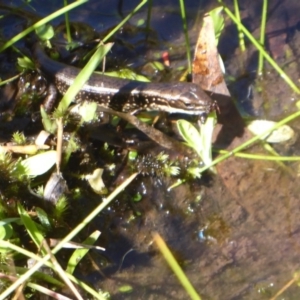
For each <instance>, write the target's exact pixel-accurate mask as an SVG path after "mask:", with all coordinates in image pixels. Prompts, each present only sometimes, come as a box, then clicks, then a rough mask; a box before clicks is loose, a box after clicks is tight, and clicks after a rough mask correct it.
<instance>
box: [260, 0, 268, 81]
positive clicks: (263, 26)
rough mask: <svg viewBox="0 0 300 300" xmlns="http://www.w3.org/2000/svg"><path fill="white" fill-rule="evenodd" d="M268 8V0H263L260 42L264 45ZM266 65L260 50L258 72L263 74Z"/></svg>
mask: <svg viewBox="0 0 300 300" xmlns="http://www.w3.org/2000/svg"><path fill="white" fill-rule="evenodd" d="M267 9H268V0H264V1H263V9H262V19H261V26H260V39H259V42H260V44H261V45H262V46H264V45H265V35H266V23H267ZM263 67H264V57H263V55H262V53H261V52H259V56H258V70H257V74H258V75H261V74H262V72H263Z"/></svg>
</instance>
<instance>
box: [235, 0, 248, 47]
mask: <svg viewBox="0 0 300 300" xmlns="http://www.w3.org/2000/svg"><path fill="white" fill-rule="evenodd" d="M233 5H234V13H235V16H236V19H237V20H238V23H237V30H238V35H239V44H240V48H241V51H242V52H244V51H245V50H246V48H245V39H244V34H243V32H242V31H241V28H240V25H239V24H241V16H240V9H239V1H238V0H234V1H233Z"/></svg>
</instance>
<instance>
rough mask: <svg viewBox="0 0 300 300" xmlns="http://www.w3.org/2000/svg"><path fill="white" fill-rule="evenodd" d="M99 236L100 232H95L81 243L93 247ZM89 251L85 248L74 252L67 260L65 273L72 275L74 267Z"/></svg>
mask: <svg viewBox="0 0 300 300" xmlns="http://www.w3.org/2000/svg"><path fill="white" fill-rule="evenodd" d="M100 234H101V232H100V231H98V230H96V231H94V232H93V233H92V234H91V235H90V236H89V237H88V238H87V239H86V240H84V241H83V242H82V243H83V244H85V245H94V243H95V242H96V241H97V239H98V237H99V236H100ZM89 250H90V249H86V248H83V249H77V250H75V251H74V252H73V254H72V255H71V257H70V258H69V261H68V264H67V269H66V271H67V272H68V273H70V274H73V272H74V270H75V268H76V266H77V265H78V264H79V262H80V261H81V260H82V259H83V258H84V256H85V255H86V254H87V253H88V252H89Z"/></svg>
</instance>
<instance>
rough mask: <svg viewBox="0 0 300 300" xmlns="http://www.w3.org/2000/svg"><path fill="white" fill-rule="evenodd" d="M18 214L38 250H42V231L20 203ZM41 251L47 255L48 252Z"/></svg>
mask: <svg viewBox="0 0 300 300" xmlns="http://www.w3.org/2000/svg"><path fill="white" fill-rule="evenodd" d="M18 212H19V215H20V218H21V220H22V222H23V224H24V226H25V228H26V230H27V232H28V234H29V235H30V237H31V239H32V240H33V241H34V243H35V245H36V246H37V248H40V247H41V246H42V242H43V240H44V236H43V235H42V233H41V232H40V230H38V228H37V226H36V224H35V222H34V221H32V220H31V218H30V217H29V215H28V214H27V212H26V210H25V209H24V208H23V206H22V205H21V204H20V203H19V204H18ZM41 251H42V253H43V254H47V251H46V250H45V249H44V248H41Z"/></svg>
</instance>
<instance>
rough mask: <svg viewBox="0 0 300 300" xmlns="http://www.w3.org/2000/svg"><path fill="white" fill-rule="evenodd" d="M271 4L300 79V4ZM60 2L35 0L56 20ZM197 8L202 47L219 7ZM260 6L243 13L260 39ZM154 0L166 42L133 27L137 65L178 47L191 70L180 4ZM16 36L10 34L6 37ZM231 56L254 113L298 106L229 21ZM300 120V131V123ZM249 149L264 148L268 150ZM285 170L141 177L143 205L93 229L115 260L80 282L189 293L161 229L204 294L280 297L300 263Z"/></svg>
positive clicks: (230, 65)
mask: <svg viewBox="0 0 300 300" xmlns="http://www.w3.org/2000/svg"><path fill="white" fill-rule="evenodd" d="M269 2H270V3H269V11H270V15H269V19H268V25H267V44H268V47H269V51H270V53H271V54H272V55H273V57H274V58H276V59H277V61H278V62H279V64H280V65H281V66H282V67H283V68H284V69H285V71H286V72H287V73H288V74H289V75H290V76H291V77H292V79H293V80H294V81H295V82H297V83H298V79H299V50H298V49H299V47H298V45H299V36H300V35H299V32H298V22H300V17H299V10H300V4H299V3H298V1H292V0H290V1H284V2H282V1H269ZM41 3H42V4H41ZM60 3H61V2H60V1H32V2H31V5H32V6H33V7H35V8H36V10H37V12H38V14H39V15H40V16H45V15H47V14H49V13H50V12H52V11H54V10H55V7H57V6H56V4H60ZM138 3H139V2H138V1H124V3H123V6H122V8H121V5H120V3H119V1H104V0H103V1H90V2H89V3H88V4H86V5H84V6H83V7H81V8H77V9H76V11H74V12H72V13H71V14H70V18H71V19H73V20H76V21H80V22H84V23H88V24H89V25H90V26H92V27H93V28H94V29H95V31H99V32H101V31H104V30H105V29H107V28H111V27H112V26H114V25H116V24H117V23H118V22H119V21H120V20H121V17H122V13H123V14H124V15H127V13H128V12H129V11H130V10H131V9H132V8H133V7H135V6H136V5H137V4H138ZM186 3H187V12H188V17H189V32H190V36H191V41H192V44H194V43H195V41H196V39H197V34H198V31H199V26H200V24H201V16H202V13H203V12H204V11H207V10H209V9H210V8H211V6H212V5H214V6H217V3H214V1H202V2H201V1H192V0H191V1H186ZM260 5H261V3H260V2H259V3H252V2H251V4H250V2H249V5H248V4H247V6H246V5H245V6H243V4H242V3H241V14H242V18H243V20H244V22H245V24H246V25H247V26H248V28H249V29H250V30H251V31H252V32H254V33H255V35H256V36H257V37H258V32H259V22H260ZM153 6H154V7H153V11H152V19H151V28H152V29H153V30H154V32H155V34H156V39H155V43H151V44H143V39H142V37H143V33H141V32H137V33H136V35H130V34H128V36H129V41H130V42H131V43H136V42H138V43H137V44H138V45H139V46H137V48H136V49H135V50H133V51H132V52H130V53H129V55H131V56H132V57H135V56H136V60H137V61H138V62H139V63H136V61H135V60H133V61H131V62H128V64H134V63H136V64H137V65H139V64H142V63H141V62H143V61H145V60H150V61H151V60H153V59H157V55H160V54H161V53H162V51H169V53H170V55H171V66H172V67H175V66H184V65H185V54H184V37H183V34H182V31H181V28H182V25H181V21H180V15H179V8H178V3H177V1H171V0H169V1H167V0H166V1H153ZM146 13H147V11H146V9H145V8H144V9H143V10H142V11H141V12H139V13H138V14H136V15H135V16H134V17H133V18H132V19H131V21H130V23H131V24H132V25H137V24H138V23H139V21H140V20H145V17H146ZM299 24H300V23H299ZM7 26H8V25H7ZM11 30H12V29H11ZM10 33H11V32H10V30H8V32H7V33H6V35H9V34H10ZM124 38H125V37H124ZM135 45H136V44H135ZM138 50H139V51H143V52H138ZM220 53H221V55H222V57H223V58H224V62H225V66H226V69H227V73H228V75H231V76H234V78H235V79H236V80H235V81H234V82H232V81H230V82H229V87H230V91H231V93H232V95H233V97H234V98H235V99H236V101H237V103H238V107H239V108H240V109H241V111H242V112H243V113H244V114H245V115H248V116H252V117H255V118H267V119H275V120H277V119H280V118H282V117H283V116H286V115H287V114H288V113H290V112H293V111H296V108H295V101H296V100H297V98H295V95H293V93H292V91H291V90H290V88H289V87H288V86H287V85H286V83H285V82H284V81H283V80H282V79H281V78H280V77H279V76H278V75H277V74H275V71H273V70H272V69H271V68H270V67H268V68H267V70H268V71H267V72H266V74H265V75H264V77H263V79H262V80H257V79H256V74H255V71H256V67H257V66H256V62H257V54H256V52H255V51H254V50H253V49H252V46H251V45H249V47H248V50H247V53H246V54H244V55H243V56H242V55H241V54H240V53H239V51H238V44H237V39H236V29H235V27H234V26H233V25H232V24H231V23H230V22H226V27H225V32H224V34H223V36H222V38H221V40H220ZM132 57H131V59H132ZM261 87H262V88H261ZM292 126H293V128H294V129H295V131H296V132H297V131H298V128H299V122H294V124H292ZM276 147H277V151H279V153H281V154H282V155H289V154H291V153H293V154H295V155H299V141H298V140H296V141H293V143H290V144H288V145H282V146H276ZM250 151H253V153H257V152H260V153H263V150H262V148H260V147H257V148H255V149H251V150H250ZM286 165H287V167H288V168H289V170H288V171H286V170H285V169H283V168H282V167H280V166H279V165H278V164H276V163H273V162H265V161H248V160H245V159H234V158H231V159H229V161H228V162H227V163H226V164H221V165H220V166H218V168H217V169H218V171H219V172H222V178H221V177H220V176H219V175H218V174H216V175H212V176H205V178H204V179H203V180H201V181H200V180H195V181H193V182H189V184H185V185H182V186H179V187H178V188H176V189H174V190H171V191H168V189H167V188H168V186H169V185H171V184H172V183H173V182H174V181H173V180H170V179H163V180H158V179H157V178H156V179H153V178H149V177H144V178H142V179H141V180H139V181H137V182H136V183H134V184H133V187H132V188H131V190H130V191H129V192H128V193H129V196H128V197H130V193H134V189H136V191H140V192H141V193H142V194H143V199H142V201H140V202H139V203H137V204H135V205H133V206H129V205H128V204H124V203H121V202H120V201H119V199H117V200H116V202H115V205H112V206H111V207H110V209H108V210H107V211H106V212H105V213H104V214H103V215H101V216H99V218H97V219H96V220H95V222H94V223H93V224H91V229H93V230H95V229H99V230H100V231H101V232H102V235H101V237H100V240H99V245H101V246H102V247H105V248H106V251H105V253H104V256H103V255H102V254H99V253H98V254H97V253H94V252H92V255H91V256H92V257H93V263H94V264H92V263H90V264H86V263H85V264H86V265H82V266H81V270H80V271H78V273H79V274H78V277H80V278H83V279H85V280H87V281H88V282H90V283H92V284H94V285H95V286H96V287H97V288H99V289H101V290H104V291H105V290H107V291H109V292H110V294H111V296H112V299H187V298H188V297H187V295H186V293H185V291H184V290H183V289H182V288H181V286H180V285H179V283H178V282H177V280H176V278H175V276H174V275H173V274H172V273H171V271H170V269H169V268H168V266H167V265H166V263H165V261H164V260H163V258H162V257H161V255H160V254H159V253H158V251H157V249H156V247H155V246H154V245H153V243H152V233H153V232H158V233H159V234H160V235H161V236H162V237H163V238H164V239H165V241H166V242H167V244H168V245H169V247H170V248H171V250H172V251H173V253H174V254H175V256H176V258H177V259H178V261H179V262H180V264H181V266H182V268H183V269H184V271H185V272H186V274H187V276H188V277H189V278H190V280H191V282H192V284H193V285H194V287H195V288H196V290H197V291H198V292H199V294H200V295H201V296H202V297H203V299H228V300H229V299H232V300H238V299H269V298H271V296H272V295H274V294H275V293H276V292H277V291H278V290H279V289H280V288H281V287H282V286H283V285H284V284H285V283H287V282H288V281H290V280H291V278H292V277H293V274H294V272H295V271H298V270H299V268H300V262H299V254H300V220H299V215H300V205H299V203H300V196H299V195H300V184H299V177H298V173H299V164H298V163H289V164H286ZM85 201H88V199H85ZM82 207H85V209H88V207H89V204H88V203H83V204H82ZM134 212H135V213H136V212H139V214H140V216H138V217H137V216H136V214H135V215H134ZM96 266H97V267H96ZM99 269H101V271H99ZM123 285H130V286H132V288H133V290H132V292H131V293H128V294H122V293H120V292H119V291H118V289H119V288H120V287H121V286H123ZM299 297H300V290H299V289H298V287H296V286H292V287H291V288H289V289H288V291H287V292H286V293H285V294H284V297H283V296H282V297H281V298H279V299H299Z"/></svg>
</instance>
